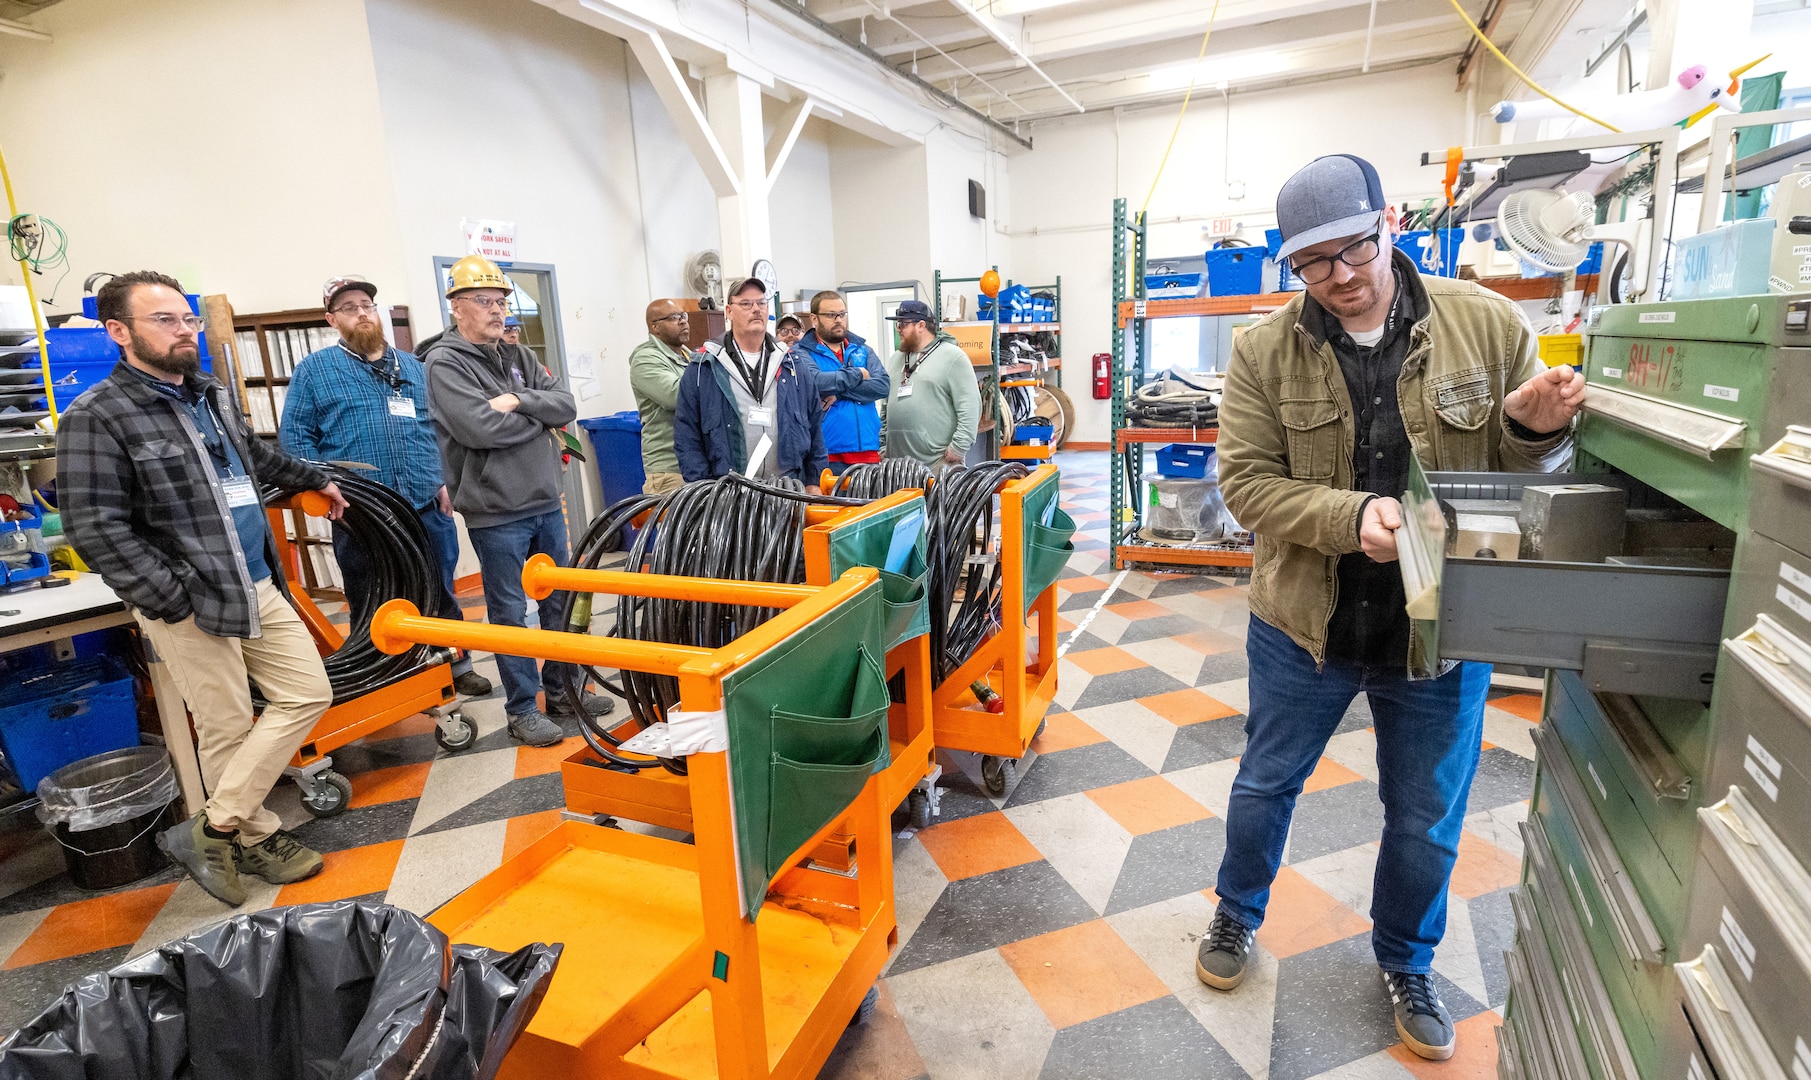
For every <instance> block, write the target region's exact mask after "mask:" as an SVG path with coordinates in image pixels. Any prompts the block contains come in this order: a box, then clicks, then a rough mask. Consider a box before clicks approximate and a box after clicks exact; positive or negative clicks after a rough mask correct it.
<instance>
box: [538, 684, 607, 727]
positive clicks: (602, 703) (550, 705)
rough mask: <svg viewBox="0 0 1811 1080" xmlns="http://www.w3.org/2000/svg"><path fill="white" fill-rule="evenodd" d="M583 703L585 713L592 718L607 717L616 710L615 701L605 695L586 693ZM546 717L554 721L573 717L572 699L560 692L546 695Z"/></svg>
mask: <svg viewBox="0 0 1811 1080" xmlns="http://www.w3.org/2000/svg"><path fill="white" fill-rule="evenodd" d="M584 702H585V711H586V712H588V713H590V714H591V715H592V716H609V715H610V713H611V711H612V710H613V709H615V708H616V699H615V698H613V697H610V696H609V695H607V694H592V693H586V694H585V695H584ZM547 715H548V716H551V717H553V718H554V719H556V720H561V719H566V718H568V717H571V716H573V715H574V713H573V711H572V698H571V697H569V696H567V695H566V694H565V693H563V692H560V691H552V692H550V693H548V695H547Z"/></svg>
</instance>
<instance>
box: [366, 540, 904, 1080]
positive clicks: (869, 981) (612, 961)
mask: <svg viewBox="0 0 1811 1080" xmlns="http://www.w3.org/2000/svg"><path fill="white" fill-rule="evenodd" d="M539 569H540V571H541V572H542V573H541V574H540V575H537V572H536V570H535V569H525V570H524V572H523V584H524V587H525V588H528V589H529V590H530V591H531V592H532V591H533V589H534V587H535V585H534V584H533V582H536V581H539V582H542V583H544V582H545V577H544V572H545V570H546V569H547V568H546V567H545V566H544V565H543V566H541V567H540V568H539ZM580 573H584V574H585V575H586V577H585V580H584V585H583V588H585V589H587V590H589V591H592V592H610V593H616V594H619V595H634V596H673V597H680V598H683V599H692V600H702V601H706V602H717V603H759V604H760V605H761V606H765V607H780V608H784V609H785V610H783V611H782V612H781V613H780V614H779V615H777V616H775V617H774V618H772V619H770V620H768V621H767V622H766V623H763V624H762V625H760V626H758V627H756V628H754V629H753V630H751V631H749V632H748V633H746V634H744V635H742V636H741V637H739V638H737V639H736V640H735V641H732V642H730V643H729V644H728V645H725V646H723V647H722V648H719V649H702V648H696V647H692V646H680V645H666V644H662V643H659V642H643V641H631V640H626V639H620V638H610V637H601V636H592V635H588V634H569V633H563V632H559V631H547V630H538V629H527V628H522V627H502V626H491V625H488V624H484V623H466V622H458V621H454V620H448V619H429V618H424V617H422V616H421V615H419V614H417V613H416V611H415V609H414V607H413V606H412V605H410V604H409V603H407V602H406V601H401V600H392V601H390V602H389V603H387V604H385V605H384V606H383V607H382V608H380V609H379V610H378V612H377V614H376V616H375V617H374V619H373V621H372V628H371V636H372V640H373V642H374V643H376V645H377V647H378V648H380V649H383V650H384V651H386V652H391V653H396V652H400V651H402V650H404V649H406V648H408V647H409V646H410V645H411V644H414V643H416V642H422V643H427V644H434V645H442V646H453V647H463V648H473V649H485V650H490V651H493V652H504V653H513V654H515V655H520V656H538V657H543V658H545V659H549V660H564V661H567V662H569V663H577V664H587V665H590V666H593V667H604V668H618V669H623V668H626V669H630V670H639V671H649V672H654V673H657V674H665V675H673V676H676V677H677V678H678V679H679V695H680V706H681V707H682V708H684V709H686V710H689V711H700V712H703V711H713V710H718V709H721V708H722V707H723V680H724V678H725V677H727V676H728V675H730V674H731V673H732V672H734V671H735V670H737V669H738V668H740V667H742V666H743V665H745V664H747V663H748V662H749V661H751V660H753V659H754V658H756V657H758V656H760V655H761V654H762V653H764V652H766V651H767V650H769V649H772V648H773V647H775V646H777V645H778V644H780V643H781V642H782V641H784V640H786V639H787V638H788V637H790V636H791V635H793V634H795V633H797V632H799V631H801V630H803V629H805V628H806V627H807V626H808V625H809V624H811V623H812V622H813V621H815V620H817V619H819V618H821V617H823V616H825V615H828V614H829V613H831V612H832V611H834V610H835V609H836V608H837V607H839V606H840V605H842V604H845V603H847V602H849V601H851V600H853V599H854V598H855V597H856V596H857V594H859V593H860V592H861V591H862V590H864V589H867V588H878V587H879V586H878V578H879V573H878V571H876V570H874V569H871V568H866V567H858V568H855V569H852V570H850V571H848V572H847V573H845V574H844V575H843V576H842V577H841V578H839V579H838V580H837V581H835V582H834V583H831V584H829V585H826V586H821V587H819V586H796V585H760V584H754V583H747V582H721V581H709V580H704V579H697V578H678V577H668V576H664V575H653V574H639V573H629V572H623V571H580ZM687 768H688V772H689V775H690V785H689V786H690V795H691V805H692V815H693V829H694V835H695V843H692V844H685V843H680V842H677V841H671V840H664V839H658V838H655V837H649V836H642V835H638V834H635V833H629V832H624V831H621V830H615V829H605V828H601V827H598V826H595V825H587V824H581V823H578V822H572V821H567V822H563V823H561V824H560V825H559V826H557V827H556V828H555V829H554V830H553V831H551V832H550V833H548V834H547V835H546V836H545V837H543V838H542V839H541V840H539V841H537V842H536V843H534V844H532V845H530V846H529V847H528V848H527V849H525V850H524V851H522V852H521V853H520V854H518V855H516V856H515V857H514V858H512V859H510V860H508V861H507V862H505V863H504V864H503V865H502V866H500V867H498V868H497V869H496V870H495V871H493V872H492V873H490V874H489V875H487V876H486V877H484V878H483V879H481V880H480V881H478V882H477V883H476V884H474V885H472V886H471V887H470V888H468V889H466V890H465V891H464V892H463V893H461V894H459V895H458V896H456V897H454V898H453V899H452V900H450V901H448V902H447V903H446V904H445V905H444V906H442V907H441V908H440V909H439V910H438V911H436V912H435V913H434V914H433V915H432V916H431V917H430V919H429V921H430V922H432V923H433V924H434V925H435V926H437V927H439V928H440V929H441V930H443V931H444V932H446V933H447V934H448V935H449V936H450V937H452V938H453V939H454V940H457V941H466V942H471V943H474V944H480V945H486V946H489V947H491V948H498V949H515V948H519V947H520V946H521V945H523V944H526V943H528V942H530V941H557V942H561V943H563V945H564V947H565V948H564V953H563V955H562V957H561V960H560V964H559V967H558V969H557V970H556V972H555V974H554V978H553V981H552V983H551V985H550V987H549V989H548V993H547V996H546V998H545V1000H544V1001H543V1002H542V1004H541V1006H540V1009H539V1011H538V1012H537V1013H536V1014H535V1017H534V1018H533V1019H532V1020H531V1021H530V1022H529V1024H528V1027H527V1030H526V1031H525V1032H524V1033H523V1035H522V1037H521V1038H520V1039H519V1040H518V1041H517V1043H516V1045H515V1048H514V1049H513V1050H512V1051H511V1052H510V1055H509V1057H508V1058H507V1059H506V1060H505V1061H504V1063H503V1069H502V1071H501V1073H500V1074H499V1075H500V1076H501V1077H504V1078H524V1080H525V1078H530V1077H532V1078H537V1080H538V1078H544V1077H548V1076H560V1077H575V1078H576V1077H587V1078H588V1077H637V1078H657V1077H705V1076H711V1077H720V1078H722V1080H769V1078H781V1077H784V1078H789V1080H790V1078H798V1080H806V1078H809V1077H813V1076H816V1075H817V1072H818V1070H819V1069H820V1068H821V1067H822V1066H823V1063H824V1061H825V1060H826V1059H827V1058H828V1057H829V1054H830V1051H831V1049H832V1048H833V1047H834V1046H835V1045H836V1041H837V1039H838V1037H839V1036H840V1035H841V1034H842V1032H843V1029H844V1027H845V1026H846V1024H847V1023H848V1021H849V1018H850V1017H851V1016H853V1015H854V1013H855V1011H856V1009H857V1007H858V1006H859V1005H860V1003H861V1001H862V998H863V997H864V996H865V994H866V993H867V991H868V989H869V987H871V986H872V985H873V983H874V981H875V980H876V979H877V978H878V977H879V975H880V970H881V967H882V965H883V964H884V963H885V962H886V958H887V954H888V952H889V950H890V948H891V947H892V945H893V944H894V943H895V942H896V941H897V939H898V935H897V927H896V923H895V918H894V910H893V861H892V840H891V837H890V836H889V835H888V831H887V828H886V824H885V821H884V818H883V814H882V811H881V809H880V803H879V789H880V779H879V777H873V778H870V779H869V781H868V783H867V785H866V786H865V787H864V788H863V789H862V792H861V794H860V796H858V797H857V799H856V801H855V802H854V803H853V804H852V805H851V807H850V809H849V811H848V812H847V813H846V814H845V815H844V816H843V817H842V818H840V819H838V820H836V821H833V822H831V823H830V824H829V825H827V826H825V828H824V829H823V830H822V831H821V832H820V833H819V834H818V836H816V837H813V838H811V839H809V840H807V841H806V842H805V844H804V845H802V846H801V847H800V848H799V849H798V850H797V851H795V852H793V853H792V855H791V857H790V858H788V859H787V860H786V863H785V865H784V866H782V868H781V869H780V871H779V872H778V874H777V875H776V877H775V879H774V881H773V882H772V883H771V885H770V886H769V889H768V893H767V898H766V901H765V903H764V904H763V905H762V907H761V910H760V912H759V919H758V920H757V919H754V918H751V917H750V916H749V915H745V914H744V912H743V910H742V903H743V901H742V895H743V894H742V890H741V888H740V885H739V882H738V876H737V875H738V869H737V866H738V864H737V856H736V841H735V834H734V828H735V825H734V818H733V813H734V811H733V808H732V803H731V795H730V786H729V784H730V780H729V761H728V754H727V753H726V752H722V751H713V752H704V753H696V754H692V755H690V756H689V757H688V758H687ZM838 829H848V830H849V831H850V832H852V834H853V835H854V838H855V840H854V842H855V844H856V846H857V848H858V849H859V850H860V852H861V856H862V857H861V859H860V861H859V863H858V864H857V865H856V868H855V873H854V875H853V876H852V877H849V876H843V875H839V874H831V873H824V872H820V871H814V870H811V869H807V868H804V867H801V866H800V862H801V861H802V860H803V859H804V858H805V857H806V856H807V855H808V853H809V852H811V851H812V850H813V848H814V847H815V845H817V844H818V843H819V842H820V841H821V840H822V839H823V838H824V837H825V836H827V835H829V834H830V833H831V832H833V831H835V830H838Z"/></svg>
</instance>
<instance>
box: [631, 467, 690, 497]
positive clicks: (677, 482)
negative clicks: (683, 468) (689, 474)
mask: <svg viewBox="0 0 1811 1080" xmlns="http://www.w3.org/2000/svg"><path fill="white" fill-rule="evenodd" d="M684 486H685V476H684V475H683V474H681V473H676V472H657V473H649V474H648V479H647V482H646V483H644V484H642V485H641V493H642V494H643V495H665V494H666V493H667V492H669V491H678V490H679V489H680V488H682V487H684Z"/></svg>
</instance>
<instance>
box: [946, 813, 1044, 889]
mask: <svg viewBox="0 0 1811 1080" xmlns="http://www.w3.org/2000/svg"><path fill="white" fill-rule="evenodd" d="M918 839H919V840H920V841H922V842H923V843H924V850H925V851H926V852H928V853H929V854H930V856H931V858H932V859H933V860H935V861H936V863H937V868H938V869H940V870H942V871H943V876H944V877H946V878H948V879H950V880H951V881H959V880H961V879H963V878H969V877H974V876H976V875H977V874H989V873H992V872H993V871H995V870H1004V869H1006V868H1007V867H1009V866H1023V865H1024V864H1026V863H1031V862H1037V861H1038V860H1039V859H1041V858H1043V855H1042V854H1041V853H1039V851H1038V849H1037V848H1035V847H1033V846H1032V843H1031V841H1029V840H1027V839H1025V834H1024V833H1022V832H1020V831H1019V830H1018V828H1017V827H1016V826H1014V825H1013V823H1012V822H1010V821H1008V820H1006V815H1005V814H1001V813H992V814H979V815H976V816H975V817H971V818H961V819H959V820H957V821H946V822H943V823H942V824H940V825H932V826H931V827H930V828H928V829H925V830H923V831H922V832H920V833H918Z"/></svg>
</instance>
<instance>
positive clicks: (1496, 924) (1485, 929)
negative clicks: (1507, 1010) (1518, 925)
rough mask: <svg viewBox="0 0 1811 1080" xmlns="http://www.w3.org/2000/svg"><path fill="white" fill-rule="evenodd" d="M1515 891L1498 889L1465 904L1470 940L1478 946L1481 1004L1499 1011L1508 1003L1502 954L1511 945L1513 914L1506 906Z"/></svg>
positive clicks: (1513, 930) (1507, 976)
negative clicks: (1468, 912) (1483, 992)
mask: <svg viewBox="0 0 1811 1080" xmlns="http://www.w3.org/2000/svg"><path fill="white" fill-rule="evenodd" d="M1514 892H1515V889H1513V888H1509V889H1498V890H1497V891H1496V892H1490V893H1485V894H1484V895H1483V896H1476V897H1473V898H1472V899H1471V900H1469V901H1467V905H1468V906H1469V907H1470V908H1471V932H1472V937H1474V938H1475V939H1477V943H1478V963H1479V965H1480V966H1482V967H1483V969H1484V988H1485V989H1486V990H1487V991H1489V993H1490V1000H1489V1001H1488V1002H1486V1003H1485V1004H1487V1005H1489V1006H1490V1007H1491V1008H1493V1009H1500V1008H1502V1007H1503V1005H1504V1004H1505V1003H1507V1002H1508V1001H1509V974H1508V971H1507V970H1506V969H1505V968H1504V966H1503V954H1504V953H1505V952H1507V951H1509V949H1510V948H1511V947H1512V946H1514V945H1515V912H1514V911H1512V910H1511V909H1510V907H1509V897H1510V894H1512V893H1514Z"/></svg>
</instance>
